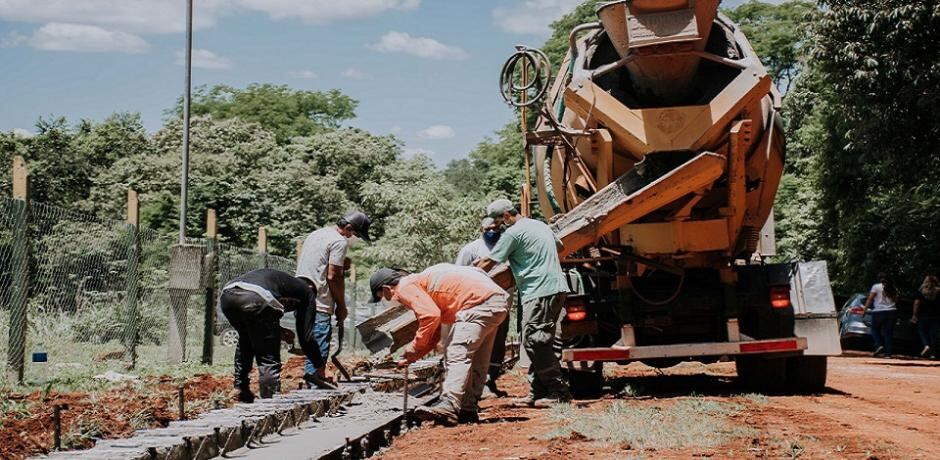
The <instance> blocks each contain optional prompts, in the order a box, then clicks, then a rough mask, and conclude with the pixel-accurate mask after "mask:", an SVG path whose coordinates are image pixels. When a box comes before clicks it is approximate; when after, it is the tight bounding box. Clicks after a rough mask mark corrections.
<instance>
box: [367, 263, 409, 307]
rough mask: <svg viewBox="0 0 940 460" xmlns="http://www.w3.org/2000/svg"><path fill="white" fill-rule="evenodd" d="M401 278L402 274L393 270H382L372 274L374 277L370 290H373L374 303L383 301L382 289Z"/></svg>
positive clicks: (370, 280)
mask: <svg viewBox="0 0 940 460" xmlns="http://www.w3.org/2000/svg"><path fill="white" fill-rule="evenodd" d="M398 278H401V272H399V271H398V270H393V269H391V268H380V269H378V270H376V271H375V273H373V274H372V277H371V278H369V289H371V290H372V301H373V302H378V301H379V300H381V298H380V297H379V295H380V294H381V292H382V287H383V286H386V285H389V284H391V283H392V282H393V281H395V280H397V279H398Z"/></svg>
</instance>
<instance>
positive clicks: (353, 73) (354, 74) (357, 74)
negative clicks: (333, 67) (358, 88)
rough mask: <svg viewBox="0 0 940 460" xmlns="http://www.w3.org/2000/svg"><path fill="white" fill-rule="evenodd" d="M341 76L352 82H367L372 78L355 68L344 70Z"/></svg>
mask: <svg viewBox="0 0 940 460" xmlns="http://www.w3.org/2000/svg"><path fill="white" fill-rule="evenodd" d="M342 75H343V76H344V77H346V78H349V79H352V80H368V79H370V78H372V75H369V74H367V73H365V72H363V71H361V70H359V69H357V68H355V67H350V68H348V69H346V70H344V71H343V74H342Z"/></svg>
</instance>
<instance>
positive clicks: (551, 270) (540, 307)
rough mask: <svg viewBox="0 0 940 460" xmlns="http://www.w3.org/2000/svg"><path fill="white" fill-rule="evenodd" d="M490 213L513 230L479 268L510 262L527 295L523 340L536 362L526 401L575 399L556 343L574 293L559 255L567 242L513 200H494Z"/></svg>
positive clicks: (532, 369)
mask: <svg viewBox="0 0 940 460" xmlns="http://www.w3.org/2000/svg"><path fill="white" fill-rule="evenodd" d="M486 212H487V214H488V215H489V216H490V217H492V218H493V219H495V220H496V221H497V223H499V224H501V225H504V226H506V227H507V228H506V231H505V232H504V233H503V235H502V236H501V237H500V238H499V241H498V242H496V245H495V246H493V249H492V251H491V252H490V255H489V257H487V258H484V259H483V260H481V261H480V263H479V264H478V266H480V267H482V268H483V269H485V270H489V269H490V268H492V266H494V265H496V264H501V263H504V262H509V268H510V269H511V270H512V276H513V278H514V279H515V281H516V288H517V289H518V290H519V293H520V294H521V297H522V308H523V316H524V324H523V329H522V342H523V346H524V347H525V350H526V353H528V355H529V359H530V360H531V361H532V364H531V365H530V366H529V383H530V390H529V396H528V397H527V398H526V399H525V403H526V404H528V405H529V406H534V405H536V404H537V403H538V404H539V405H542V404H546V403H552V402H564V401H569V400H571V392H570V391H569V389H568V384H567V383H566V382H565V381H564V380H563V379H562V375H561V366H560V365H559V363H558V358H557V357H556V356H555V351H554V350H553V347H552V344H553V341H554V338H555V328H556V326H557V323H558V317H559V315H560V314H561V309H562V307H563V306H564V304H565V298H566V297H567V295H568V283H567V281H566V278H565V275H564V273H563V272H562V270H561V262H560V261H559V259H558V250H559V249H561V247H562V243H561V240H559V239H558V237H557V236H556V235H555V232H553V231H552V229H551V228H550V227H549V226H548V225H546V224H545V223H544V222H541V221H537V220H534V219H529V218H528V217H525V216H522V215H521V214H519V211H517V210H516V208H515V207H514V206H513V204H512V202H510V201H509V200H505V199H503V200H496V201H494V202H492V203H490V205H489V206H487V208H486Z"/></svg>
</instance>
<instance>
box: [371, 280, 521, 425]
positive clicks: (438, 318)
mask: <svg viewBox="0 0 940 460" xmlns="http://www.w3.org/2000/svg"><path fill="white" fill-rule="evenodd" d="M369 287H370V289H371V290H372V301H373V302H378V301H379V300H380V299H385V300H387V301H392V302H400V303H401V304H402V305H404V306H405V307H406V308H408V309H411V310H412V311H414V313H415V316H416V317H417V318H418V330H417V332H416V333H415V338H414V340H413V341H412V342H410V343H409V344H408V345H406V346H405V347H404V360H402V361H400V362H399V365H400V366H407V365H409V364H411V363H413V362H415V361H417V360H419V359H421V358H422V357H423V356H425V355H426V354H428V353H429V352H430V351H431V350H433V349H434V346H435V344H436V343H437V342H438V340H439V337H440V333H441V325H442V324H451V327H450V332H449V333H448V336H447V337H446V338H445V340H444V343H445V353H444V361H445V369H446V375H445V377H444V383H443V386H442V393H441V398H440V400H439V401H438V403H437V404H436V405H434V406H430V407H427V406H421V407H418V408H417V409H415V416H417V417H418V418H421V419H423V420H432V421H434V422H436V423H440V424H443V425H447V426H453V425H456V424H457V423H475V422H477V421H478V420H479V410H480V408H479V399H480V395H481V394H482V393H483V385H484V384H485V382H486V374H487V368H488V366H489V361H490V355H491V350H492V347H493V340H494V339H495V337H496V330H497V329H498V328H499V325H500V323H502V322H503V320H504V319H506V316H507V314H508V304H509V295H508V294H507V293H506V291H504V290H503V289H502V288H500V287H499V286H498V285H497V284H496V283H494V282H493V280H491V279H490V278H489V276H487V275H486V273H484V272H483V271H482V270H480V269H478V268H475V267H460V266H457V265H452V264H438V265H434V266H432V267H430V268H428V269H426V270H424V271H423V272H421V273H416V274H413V275H407V276H404V275H403V273H401V272H399V271H397V270H393V269H390V268H383V269H379V270H377V271H376V272H375V274H373V275H372V277H371V278H370V279H369Z"/></svg>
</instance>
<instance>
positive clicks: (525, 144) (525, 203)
mask: <svg viewBox="0 0 940 460" xmlns="http://www.w3.org/2000/svg"><path fill="white" fill-rule="evenodd" d="M528 85H529V61H528V60H526V59H523V60H522V86H523V87H525V86H528ZM528 101H529V90H523V91H522V110H520V112H522V123H520V126H521V127H522V155H523V162H524V165H525V166H524V167H525V183H524V184H522V200H521V201H522V202H521V203H519V208H520V209H519V211H520V212H521V213H522V215H523V216H526V217H529V216H531V215H532V178H531V177H529V176H530V172H529V140H528V139H527V138H526V134H528V132H529V120H527V118H528V116H529V111H528V110H527V108H526V103H528Z"/></svg>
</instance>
